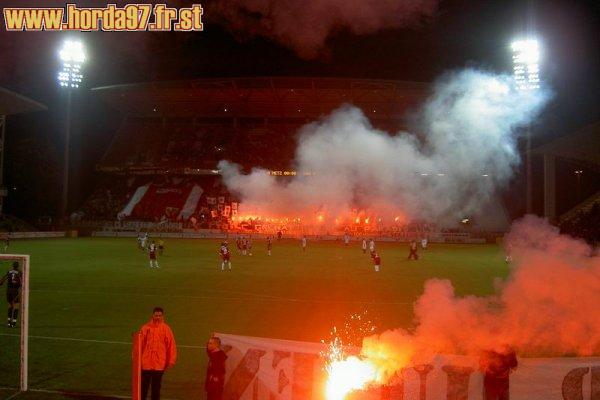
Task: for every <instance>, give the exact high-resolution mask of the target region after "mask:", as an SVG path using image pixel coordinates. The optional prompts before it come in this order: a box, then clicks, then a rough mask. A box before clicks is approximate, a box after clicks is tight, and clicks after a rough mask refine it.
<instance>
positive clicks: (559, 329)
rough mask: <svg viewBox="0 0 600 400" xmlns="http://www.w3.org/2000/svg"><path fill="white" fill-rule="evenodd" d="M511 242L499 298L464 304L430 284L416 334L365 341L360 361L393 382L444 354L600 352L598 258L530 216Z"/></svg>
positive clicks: (445, 286)
mask: <svg viewBox="0 0 600 400" xmlns="http://www.w3.org/2000/svg"><path fill="white" fill-rule="evenodd" d="M506 241H507V251H509V252H510V253H511V255H512V257H513V265H512V267H513V268H512V271H511V273H510V276H509V277H508V278H507V279H506V280H505V281H504V282H501V283H500V284H499V285H498V287H497V293H496V294H495V295H493V296H490V297H475V296H466V297H462V298H459V297H457V296H456V295H455V294H454V289H453V287H452V284H451V283H450V282H449V281H447V280H437V279H433V280H430V281H428V282H427V283H426V284H425V292H424V294H423V295H422V296H421V297H420V298H419V299H418V300H417V301H416V303H415V305H414V311H415V326H416V327H415V329H414V330H413V331H411V332H408V331H406V330H402V329H398V330H393V331H387V332H385V333H383V334H381V335H376V336H371V337H368V338H365V340H364V341H363V348H362V353H363V355H365V356H366V357H368V358H374V359H376V360H377V361H378V365H380V366H381V367H382V368H383V370H384V372H383V374H384V375H386V376H388V377H389V376H392V375H393V374H394V373H395V372H397V371H399V370H400V369H401V368H402V367H404V366H406V365H407V364H410V363H419V362H427V361H428V360H429V359H430V357H431V356H432V355H433V354H439V353H446V354H470V355H476V354H478V353H479V352H480V351H481V350H487V349H494V350H497V351H501V350H502V349H503V348H505V347H506V346H510V347H512V348H514V349H516V350H517V351H518V352H519V353H520V354H527V355H537V356H557V355H581V356H589V355H592V354H600V311H599V310H600V297H598V293H600V255H599V254H594V253H593V251H592V249H591V248H590V247H589V246H587V245H586V244H585V243H584V242H581V241H579V240H576V239H573V238H571V237H568V236H565V235H560V234H559V233H558V229H557V228H555V227H553V226H551V225H549V224H548V223H547V222H546V221H544V220H542V219H540V218H537V217H533V216H527V217H525V218H524V219H522V220H520V221H518V222H517V223H515V224H514V225H513V227H512V229H511V231H510V233H509V234H508V236H507V240H506Z"/></svg>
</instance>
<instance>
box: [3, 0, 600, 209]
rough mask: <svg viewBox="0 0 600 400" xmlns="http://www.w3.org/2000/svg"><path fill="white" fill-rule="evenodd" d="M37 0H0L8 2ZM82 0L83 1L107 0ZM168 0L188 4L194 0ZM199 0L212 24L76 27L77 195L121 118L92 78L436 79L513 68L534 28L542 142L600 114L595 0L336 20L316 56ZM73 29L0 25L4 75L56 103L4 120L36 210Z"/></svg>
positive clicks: (57, 147) (57, 129) (46, 202)
mask: <svg viewBox="0 0 600 400" xmlns="http://www.w3.org/2000/svg"><path fill="white" fill-rule="evenodd" d="M41 3H42V2H40V1H26V0H0V5H2V7H7V6H18V7H24V6H27V5H36V4H37V5H38V6H39V5H40V4H41ZM43 3H44V5H47V4H64V2H59V1H44V2H43ZM76 3H77V4H79V5H82V6H83V5H86V6H87V5H97V4H98V3H100V2H95V1H85V2H84V1H79V2H76ZM117 3H118V4H122V3H123V2H117ZM167 3H168V4H170V5H171V4H172V5H178V6H181V5H187V4H192V3H193V2H191V1H190V2H188V1H178V2H167ZM200 3H201V4H203V6H204V7H205V15H204V29H205V31H204V32H196V33H192V34H188V33H178V32H170V33H148V32H139V33H120V32H115V33H81V34H79V35H80V36H81V37H82V38H83V39H84V41H85V43H86V47H87V50H88V52H89V59H90V61H89V63H88V65H86V67H85V84H84V87H83V88H82V90H80V92H79V94H78V95H77V98H76V103H77V104H76V107H75V114H76V118H75V119H74V125H73V144H72V154H73V157H72V161H73V164H72V168H73V173H72V189H73V196H72V203H73V204H74V205H75V207H76V206H77V205H78V204H80V202H81V201H82V200H83V199H84V198H85V196H87V195H88V194H89V193H90V191H91V189H92V187H93V183H94V180H95V179H96V176H95V175H94V173H93V166H94V164H95V163H96V162H97V161H98V160H99V158H100V157H101V156H102V155H103V153H104V151H105V150H106V147H107V146H108V144H109V142H110V139H111V135H112V134H113V133H114V131H115V129H116V128H117V127H118V124H119V117H120V116H119V115H118V114H115V113H114V111H113V110H111V109H109V108H107V107H106V106H105V105H104V104H102V103H100V102H99V101H98V100H97V99H95V98H94V97H93V96H92V95H91V94H90V92H89V91H88V90H87V89H89V88H93V87H97V86H103V85H112V84H118V83H131V82H144V81H154V80H176V79H186V78H203V77H253V76H333V77H353V78H374V79H398V80H414V81H423V82H430V81H433V80H434V79H435V78H436V77H437V76H439V75H440V74H443V73H444V72H447V71H451V70H455V69H461V68H464V67H473V68H481V69H486V70H492V71H496V72H507V73H510V70H511V54H510V48H509V44H510V42H511V40H512V39H513V38H514V37H515V36H517V35H519V34H520V33H522V32H524V31H526V30H527V29H531V30H533V31H535V32H536V33H537V36H538V38H539V39H540V40H541V41H542V46H543V61H542V79H543V80H544V81H545V82H546V83H547V85H548V86H549V87H550V88H551V89H552V90H553V91H554V93H555V96H554V99H553V101H552V102H551V104H550V105H549V107H547V109H546V111H545V112H544V114H543V115H542V117H541V118H540V120H539V123H538V124H536V126H535V127H534V135H535V136H534V143H535V144H541V143H545V142H547V141H549V140H551V139H552V138H554V137H557V136H561V135H564V134H567V133H569V132H572V131H574V130H577V129H578V128H580V127H582V126H584V125H586V124H589V123H591V122H594V121H596V120H598V119H599V114H600V113H599V111H598V110H599V108H598V103H599V101H600V94H599V93H600V43H599V42H600V41H599V38H600V2H598V1H559V0H545V1H543V0H538V1H516V0H502V1H485V0H471V1H467V0H447V1H444V0H442V1H440V2H439V4H437V7H436V11H435V13H433V15H427V16H425V17H422V18H415V20H414V21H411V23H410V24H406V25H407V26H402V27H398V28H393V27H392V28H390V27H386V28H384V29H383V30H379V31H377V32H374V33H369V34H359V35H357V34H356V33H354V31H356V29H350V28H348V27H344V26H337V27H336V28H335V29H334V31H333V32H331V33H330V34H329V36H328V37H327V40H326V42H325V46H324V47H323V48H322V49H320V50H319V52H318V54H316V55H311V57H312V58H307V56H306V54H303V55H302V57H301V56H298V55H297V53H296V52H295V51H294V50H293V49H291V48H290V47H289V46H287V45H285V44H282V43H280V42H277V41H275V40H273V39H272V38H270V37H265V36H263V33H262V32H249V31H248V30H243V29H242V30H240V29H233V28H232V25H231V24H230V23H229V22H228V21H227V19H226V17H224V16H223V14H222V13H219V12H217V11H216V10H217V9H218V8H219V7H220V6H223V4H225V5H228V4H230V3H240V1H233V0H227V1H226V2H224V3H223V2H221V3H219V2H200ZM349 3H352V2H349ZM211 10H215V11H214V12H212V11H211ZM307 29H308V27H307ZM65 37H66V34H64V33H33V32H29V33H20V32H6V31H4V29H3V27H2V28H0V86H3V87H6V88H8V89H11V90H14V91H17V92H19V93H22V94H25V95H27V96H30V97H31V98H33V99H35V100H37V101H40V102H42V103H44V104H46V105H48V111H47V112H42V113H38V114H36V115H28V116H19V117H12V118H10V119H9V125H8V131H7V148H6V151H7V153H6V156H5V185H6V186H7V187H9V189H10V195H9V199H8V210H7V211H8V212H9V213H10V212H12V213H15V214H16V215H19V216H22V217H24V218H26V219H29V220H35V218H37V217H38V216H40V215H53V214H56V205H57V203H58V197H59V196H60V185H59V182H60V168H61V160H62V139H61V135H62V134H61V132H62V129H63V125H62V124H63V123H64V111H65V110H64V94H63V93H61V92H60V90H59V87H58V85H57V84H56V73H57V69H58V64H59V63H58V57H57V49H58V47H59V45H60V43H61V41H62V40H63V39H64V38H65ZM71 208H73V207H71Z"/></svg>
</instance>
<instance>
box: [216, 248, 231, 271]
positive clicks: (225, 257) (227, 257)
mask: <svg viewBox="0 0 600 400" xmlns="http://www.w3.org/2000/svg"><path fill="white" fill-rule="evenodd" d="M219 255H220V256H221V271H225V264H227V267H228V268H229V271H231V252H230V251H229V247H228V246H227V242H222V243H221V248H220V249H219Z"/></svg>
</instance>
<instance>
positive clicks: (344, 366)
mask: <svg viewBox="0 0 600 400" xmlns="http://www.w3.org/2000/svg"><path fill="white" fill-rule="evenodd" d="M327 372H328V373H329V377H328V379H327V386H326V388H325V392H326V395H327V400H344V399H345V398H346V396H347V395H348V394H349V393H350V392H352V391H355V390H361V389H365V388H366V387H367V386H368V385H369V384H371V383H373V382H375V380H376V378H377V371H376V368H375V365H373V364H372V363H371V362H369V361H365V360H361V359H360V358H358V357H356V356H350V357H348V358H346V359H343V360H337V361H333V362H332V363H331V364H329V365H328V366H327Z"/></svg>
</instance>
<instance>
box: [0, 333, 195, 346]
mask: <svg viewBox="0 0 600 400" xmlns="http://www.w3.org/2000/svg"><path fill="white" fill-rule="evenodd" d="M0 336H12V337H21V335H19V334H18V333H0ZM29 338H30V339H42V340H57V341H67V342H86V343H101V344H120V345H128V346H131V342H119V341H113V340H96V339H80V338H69V337H58V336H36V335H29ZM177 347H182V348H184V349H205V348H206V346H193V345H185V344H178V345H177Z"/></svg>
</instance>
